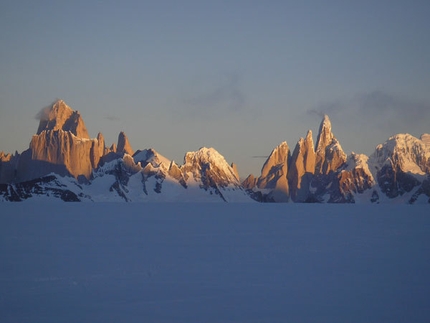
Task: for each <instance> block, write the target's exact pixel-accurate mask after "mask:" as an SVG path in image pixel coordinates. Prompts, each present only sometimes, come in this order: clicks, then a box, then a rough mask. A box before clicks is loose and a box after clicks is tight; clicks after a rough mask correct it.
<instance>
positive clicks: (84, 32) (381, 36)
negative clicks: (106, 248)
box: [0, 0, 430, 177]
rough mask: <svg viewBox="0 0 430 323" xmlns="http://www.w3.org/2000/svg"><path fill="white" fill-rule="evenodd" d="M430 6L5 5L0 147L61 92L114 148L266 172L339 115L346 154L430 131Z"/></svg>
mask: <svg viewBox="0 0 430 323" xmlns="http://www.w3.org/2000/svg"><path fill="white" fill-rule="evenodd" d="M429 16H430V2H429V1H400V0H391V1H384V0H381V1H335V0H331V1H330V0H328V1H287V0H284V1H264V2H263V1H251V0H250V1H234V0H233V1H187V0H185V1H122V2H119V1H67V2H66V1H1V2H0V44H1V46H0V75H1V78H0V150H3V151H6V152H14V151H15V150H18V151H19V152H21V151H23V150H25V149H26V148H27V147H28V144H29V142H30V139H31V136H32V135H33V134H34V133H35V132H36V130H37V126H38V121H37V120H36V119H35V115H36V114H37V113H38V111H39V110H40V109H41V108H42V107H44V106H46V105H48V104H49V103H51V102H52V101H54V100H55V99H56V98H61V99H63V100H65V101H66V103H67V104H68V105H69V106H71V107H72V108H73V109H75V110H79V111H80V113H81V114H82V116H83V118H84V120H85V123H86V125H87V128H88V130H89V133H90V135H91V136H92V137H95V136H96V135H97V133H98V132H99V131H100V132H102V133H103V134H104V136H105V138H106V141H107V144H108V145H110V144H111V143H113V142H116V140H117V136H118V133H119V132H120V131H125V132H126V134H127V136H128V137H129V139H130V142H131V145H132V146H133V148H134V149H144V148H154V149H156V150H157V151H158V152H159V153H161V154H163V155H165V156H166V157H168V158H170V159H174V160H176V161H177V162H178V163H179V164H181V163H182V161H183V156H184V154H185V152H187V151H194V150H197V149H198V148H200V147H201V146H208V147H214V148H216V149H217V150H218V151H219V152H220V153H221V154H223V155H224V156H225V157H226V159H227V161H229V162H235V163H237V164H238V166H239V172H240V174H241V176H242V177H245V176H246V175H247V174H248V173H250V172H252V173H254V175H258V174H259V171H260V169H261V166H262V164H263V162H264V159H259V158H253V157H252V156H261V155H263V156H264V155H268V154H269V153H270V151H271V150H272V149H273V148H274V147H275V146H276V145H278V144H279V143H281V142H282V141H287V142H288V144H289V146H290V149H292V150H293V149H294V146H295V144H296V142H297V141H298V139H299V138H300V137H304V136H305V135H306V131H307V130H308V129H311V130H313V132H314V140H315V139H316V138H315V136H316V133H317V131H318V126H319V123H320V120H321V117H320V114H321V113H327V114H328V115H329V117H330V118H331V120H332V124H333V132H334V134H335V136H336V137H337V138H338V139H339V141H340V143H341V145H342V147H343V148H344V150H345V152H346V153H348V154H349V153H350V152H351V151H355V152H357V153H366V154H370V153H371V152H373V150H374V148H375V146H376V145H377V144H379V143H382V142H384V141H385V140H386V139H388V137H389V136H391V135H394V134H396V133H402V132H408V133H411V134H412V135H415V136H420V135H421V134H422V133H424V132H427V133H428V132H430V91H429V89H430V73H429V71H430V32H429V31H430V19H428V17H429Z"/></svg>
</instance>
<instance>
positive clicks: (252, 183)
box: [242, 174, 257, 190]
mask: <svg viewBox="0 0 430 323" xmlns="http://www.w3.org/2000/svg"><path fill="white" fill-rule="evenodd" d="M256 186H257V178H255V177H254V175H252V174H249V175H248V177H247V178H245V180H244V181H243V182H242V187H243V188H244V189H247V190H252V189H253V188H254V187H256Z"/></svg>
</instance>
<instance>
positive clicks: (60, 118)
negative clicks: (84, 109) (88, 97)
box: [36, 100, 89, 139]
mask: <svg viewBox="0 0 430 323" xmlns="http://www.w3.org/2000/svg"><path fill="white" fill-rule="evenodd" d="M36 118H37V119H38V120H39V121H40V122H39V128H38V130H37V134H38V135H39V134H40V133H41V132H42V131H44V130H54V131H55V130H63V131H70V132H71V133H73V134H74V135H75V136H77V137H79V138H87V139H89V135H88V131H87V129H86V127H85V124H84V120H83V119H82V117H81V115H80V114H79V111H73V109H72V108H70V107H69V106H68V105H67V104H66V103H65V102H64V101H63V100H57V101H55V102H54V103H53V104H52V105H50V106H47V107H45V108H43V109H41V110H40V111H39V113H38V114H37V115H36Z"/></svg>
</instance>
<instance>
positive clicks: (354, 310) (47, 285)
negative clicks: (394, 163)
mask: <svg viewBox="0 0 430 323" xmlns="http://www.w3.org/2000/svg"><path fill="white" fill-rule="evenodd" d="M429 211H430V209H429V207H428V206H426V205H421V206H420V205H415V206H408V205H304V204H226V203H220V204H206V203H197V204H187V203H183V204H169V203H165V204H161V203H160V204H157V203H154V204H143V203H130V204H127V203H82V204H81V203H2V204H0V322H27V323H28V322H52V323H54V322H55V323H59V322H73V323H76V322H91V323H95V322H100V323H102V322H103V323H106V322H157V323H163V322H187V323H188V322H190V323H192V322H224V323H230V322H246V323H250V322H259V323H260V322H268V323H273V322H331V323H335V322H342V323H344V322H366V323H370V322H375V323H376V322H377V323H380V322H390V323H393V322H408V323H409V322H414V323H417V322H429V318H430V212H429Z"/></svg>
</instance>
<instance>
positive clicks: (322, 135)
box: [315, 114, 334, 152]
mask: <svg viewBox="0 0 430 323" xmlns="http://www.w3.org/2000/svg"><path fill="white" fill-rule="evenodd" d="M333 138H334V135H333V132H332V128H331V121H330V118H329V117H328V115H326V114H325V115H324V117H323V119H322V121H321V124H320V128H319V131H318V136H317V142H316V147H315V151H316V152H319V151H323V150H325V147H327V146H328V145H329V144H330V143H331V141H332V139H333Z"/></svg>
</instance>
